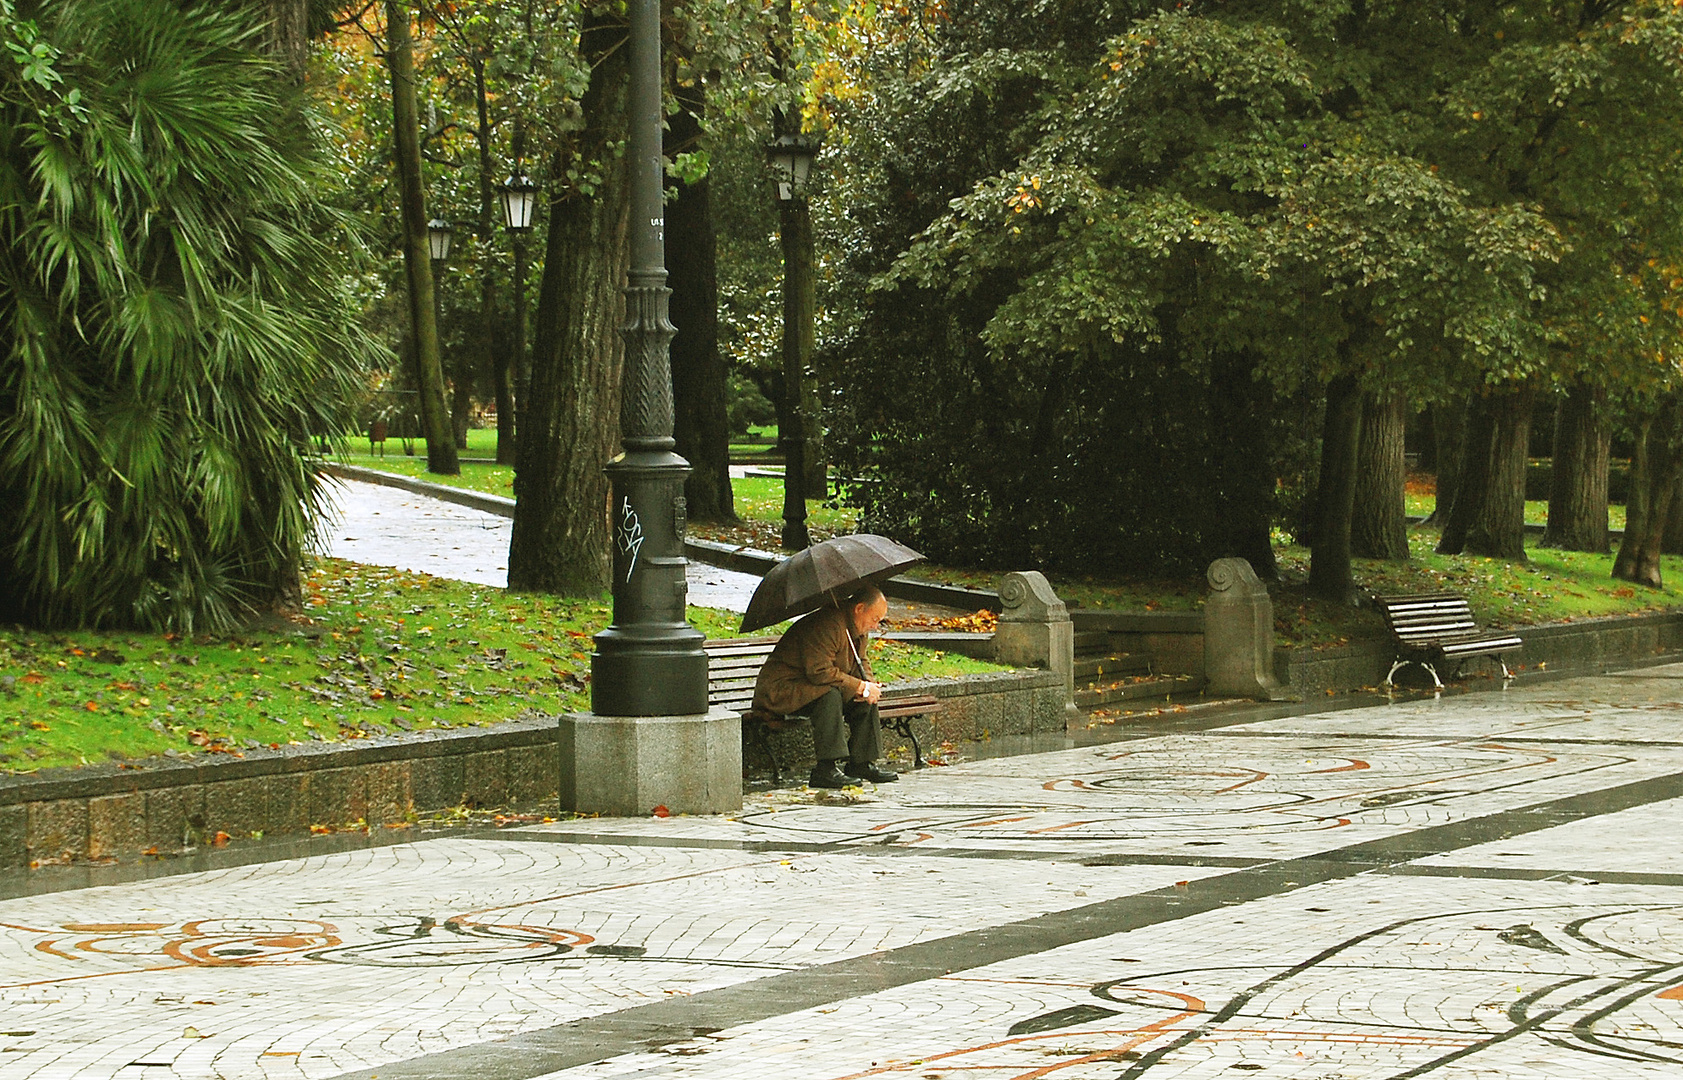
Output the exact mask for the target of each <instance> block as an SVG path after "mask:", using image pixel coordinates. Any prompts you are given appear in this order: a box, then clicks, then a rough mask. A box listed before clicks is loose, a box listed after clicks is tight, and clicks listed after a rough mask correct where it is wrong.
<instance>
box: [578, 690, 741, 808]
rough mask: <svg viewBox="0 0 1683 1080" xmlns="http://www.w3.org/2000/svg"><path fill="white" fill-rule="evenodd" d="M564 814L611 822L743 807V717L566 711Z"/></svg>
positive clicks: (726, 712) (717, 711) (723, 712)
mask: <svg viewBox="0 0 1683 1080" xmlns="http://www.w3.org/2000/svg"><path fill="white" fill-rule="evenodd" d="M557 742H558V744H559V749H560V754H561V809H563V810H572V811H575V812H577V813H581V814H602V815H604V816H607V817H647V816H648V815H649V813H650V811H652V810H653V809H654V808H655V807H657V806H664V807H666V808H667V809H668V810H670V811H671V812H672V813H674V814H721V813H726V812H729V811H731V810H740V809H741V808H742V718H741V716H740V715H738V714H737V713H734V712H731V711H730V710H728V709H713V710H711V711H710V712H707V713H704V714H702V715H698V716H597V715H596V714H595V713H566V714H564V715H563V716H562V717H561V731H560V736H559V738H558V740H557Z"/></svg>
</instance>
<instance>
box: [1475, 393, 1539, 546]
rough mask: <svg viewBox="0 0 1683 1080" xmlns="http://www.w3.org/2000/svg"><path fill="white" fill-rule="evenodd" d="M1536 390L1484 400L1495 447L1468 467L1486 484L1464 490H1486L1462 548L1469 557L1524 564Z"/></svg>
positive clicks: (1494, 396) (1492, 445)
mask: <svg viewBox="0 0 1683 1080" xmlns="http://www.w3.org/2000/svg"><path fill="white" fill-rule="evenodd" d="M1533 400H1534V389H1533V387H1532V385H1531V384H1529V383H1521V384H1520V385H1518V386H1509V387H1506V388H1504V389H1503V390H1501V391H1500V392H1499V393H1495V394H1492V395H1491V396H1490V397H1489V399H1488V400H1487V401H1486V402H1485V407H1486V409H1487V411H1488V415H1489V418H1490V443H1489V446H1490V449H1489V452H1488V453H1487V454H1482V455H1480V456H1479V457H1478V459H1476V460H1470V461H1469V462H1468V467H1469V468H1482V469H1484V470H1486V473H1487V475H1486V476H1485V477H1484V479H1483V481H1482V483H1478V484H1477V485H1476V486H1475V485H1467V487H1466V488H1465V489H1464V490H1470V491H1482V494H1483V496H1484V497H1483V498H1482V499H1480V500H1479V501H1478V502H1477V503H1475V504H1473V505H1472V507H1471V508H1470V509H1471V514H1470V516H1469V518H1468V520H1467V536H1466V541H1465V543H1464V545H1463V548H1464V550H1465V551H1466V552H1467V554H1469V555H1488V556H1490V557H1492V558H1497V559H1511V560H1514V561H1516V562H1524V561H1525V463H1526V461H1527V460H1528V458H1529V449H1530V441H1531V405H1532V401H1533Z"/></svg>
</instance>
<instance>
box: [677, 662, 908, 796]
mask: <svg viewBox="0 0 1683 1080" xmlns="http://www.w3.org/2000/svg"><path fill="white" fill-rule="evenodd" d="M777 642H778V639H777V638H774V637H757V638H719V639H717V640H710V641H708V642H707V643H706V645H705V646H703V647H704V648H705V649H706V650H707V704H708V705H710V706H714V707H719V708H725V709H730V710H731V711H732V712H739V713H741V714H742V730H743V731H744V732H747V733H748V734H749V737H750V738H752V739H754V740H755V744H756V745H757V746H758V747H760V749H762V750H763V751H764V752H765V755H766V757H768V758H770V759H771V775H772V780H773V782H774V783H778V784H781V783H783V762H782V760H781V759H780V758H779V757H778V753H777V747H776V745H775V744H774V743H773V742H772V739H771V732H773V731H781V730H782V729H783V728H786V727H790V726H792V725H795V724H804V723H806V717H804V716H778V715H777V714H775V713H766V712H762V711H760V710H758V709H755V708H754V707H753V705H754V683H755V682H756V681H757V680H758V679H759V677H760V668H762V667H764V666H765V662H766V659H767V657H769V656H771V650H772V649H774V648H775V647H776V646H777ZM940 711H941V699H940V698H938V697H936V696H935V695H934V694H894V693H891V692H884V694H883V696H882V700H881V701H879V702H877V715H878V716H879V717H881V719H882V726H883V727H884V728H886V729H888V730H890V731H893V732H894V733H895V734H897V735H900V736H903V737H904V738H906V739H909V740H911V744H912V765H913V767H915V768H919V769H921V768H923V748H922V747H921V746H920V745H919V744H918V740H917V734H916V733H915V732H914V731H912V723H911V722H912V719H913V718H914V717H918V716H929V715H931V714H933V713H938V712H940Z"/></svg>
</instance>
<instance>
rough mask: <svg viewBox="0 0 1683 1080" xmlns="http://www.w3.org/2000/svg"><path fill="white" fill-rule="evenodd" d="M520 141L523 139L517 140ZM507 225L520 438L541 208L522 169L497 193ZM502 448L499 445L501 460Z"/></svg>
mask: <svg viewBox="0 0 1683 1080" xmlns="http://www.w3.org/2000/svg"><path fill="white" fill-rule="evenodd" d="M515 141H516V143H518V142H519V141H520V136H519V135H518V134H517V135H516V136H515ZM497 201H498V202H499V203H500V204H501V205H502V209H503V224H504V225H505V226H507V227H508V232H509V235H510V236H511V237H512V238H513V241H514V363H513V367H514V371H513V373H512V374H513V379H514V409H513V411H514V417H513V418H511V424H510V428H509V430H510V431H511V432H512V433H513V435H514V437H515V438H519V437H520V436H519V432H520V428H519V424H518V418H519V416H520V410H521V409H523V408H525V405H526V376H525V372H526V237H527V235H528V234H530V233H531V231H532V213H533V211H535V210H536V209H537V207H538V185H536V184H534V183H532V178H531V177H530V176H527V175H526V173H525V172H524V171H523V170H522V169H520V168H519V166H516V167H515V170H514V172H513V173H512V174H511V175H510V176H509V178H508V179H507V180H504V181H503V186H502V187H500V188H498V189H497ZM500 450H501V447H500V445H499V456H500Z"/></svg>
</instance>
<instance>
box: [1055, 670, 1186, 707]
mask: <svg viewBox="0 0 1683 1080" xmlns="http://www.w3.org/2000/svg"><path fill="white" fill-rule="evenodd" d="M1195 689H1196V687H1195V684H1194V683H1193V680H1192V679H1190V678H1188V677H1184V676H1182V677H1179V678H1175V677H1170V676H1164V677H1160V678H1155V679H1140V680H1138V681H1128V680H1119V681H1117V682H1114V683H1107V684H1104V685H1101V686H1093V687H1087V688H1085V689H1083V688H1080V687H1078V688H1077V689H1076V691H1075V704H1076V707H1077V708H1081V709H1096V708H1098V707H1100V706H1101V705H1111V704H1114V703H1115V702H1118V701H1144V700H1150V699H1157V700H1162V699H1164V698H1167V697H1170V696H1172V695H1174V694H1190V693H1192V692H1194V690H1195Z"/></svg>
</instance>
